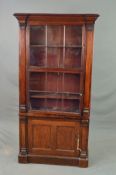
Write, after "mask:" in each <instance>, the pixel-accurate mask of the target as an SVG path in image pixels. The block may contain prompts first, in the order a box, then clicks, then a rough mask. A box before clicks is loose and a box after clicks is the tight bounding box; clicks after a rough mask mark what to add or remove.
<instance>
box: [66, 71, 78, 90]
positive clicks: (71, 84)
mask: <svg viewBox="0 0 116 175" xmlns="http://www.w3.org/2000/svg"><path fill="white" fill-rule="evenodd" d="M64 92H68V93H79V92H80V75H79V74H64Z"/></svg>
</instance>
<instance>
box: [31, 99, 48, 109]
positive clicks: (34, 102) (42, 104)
mask: <svg viewBox="0 0 116 175" xmlns="http://www.w3.org/2000/svg"><path fill="white" fill-rule="evenodd" d="M30 103H31V108H32V109H33V110H46V99H38V98H30Z"/></svg>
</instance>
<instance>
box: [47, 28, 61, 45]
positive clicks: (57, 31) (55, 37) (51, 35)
mask: <svg viewBox="0 0 116 175" xmlns="http://www.w3.org/2000/svg"><path fill="white" fill-rule="evenodd" d="M47 45H48V46H63V26H48V27H47Z"/></svg>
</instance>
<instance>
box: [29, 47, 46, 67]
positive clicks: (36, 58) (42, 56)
mask: <svg viewBox="0 0 116 175" xmlns="http://www.w3.org/2000/svg"><path fill="white" fill-rule="evenodd" d="M30 65H32V66H40V67H45V65H46V51H45V48H44V47H31V48H30Z"/></svg>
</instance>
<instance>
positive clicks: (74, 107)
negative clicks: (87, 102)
mask: <svg viewBox="0 0 116 175" xmlns="http://www.w3.org/2000/svg"><path fill="white" fill-rule="evenodd" d="M63 111H64V112H79V100H68V99H66V100H63Z"/></svg>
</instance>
